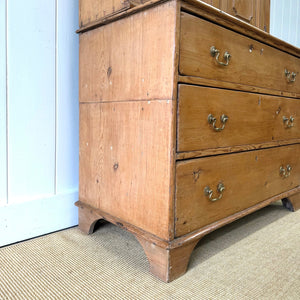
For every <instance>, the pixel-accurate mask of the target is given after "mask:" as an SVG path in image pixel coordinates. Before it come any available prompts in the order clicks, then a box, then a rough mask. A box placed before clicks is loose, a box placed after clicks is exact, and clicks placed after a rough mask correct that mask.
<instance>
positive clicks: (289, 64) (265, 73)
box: [179, 12, 300, 95]
mask: <svg viewBox="0 0 300 300" xmlns="http://www.w3.org/2000/svg"><path fill="white" fill-rule="evenodd" d="M213 46H214V47H215V49H217V50H219V52H220V53H219V57H218V54H217V53H216V54H215V56H214V57H213V56H212V54H211V48H212V47H213ZM225 52H228V53H229V54H230V58H229V61H228V65H227V66H225V65H224V64H226V63H227V59H226V58H225V57H224V55H225ZM218 61H219V62H218ZM179 72H180V74H182V75H188V76H197V77H201V78H204V79H212V80H218V81H223V82H230V83H234V84H243V85H245V86H249V87H253V86H254V87H259V88H264V89H268V90H277V91H285V92H290V93H293V94H295V93H296V94H298V95H299V93H300V84H299V81H300V78H299V77H300V74H299V72H300V59H299V58H297V57H295V56H292V55H290V54H288V53H285V52H282V51H280V50H278V49H275V48H273V47H270V46H268V45H266V44H263V43H260V42H258V41H256V40H253V39H251V38H248V37H246V36H243V35H241V34H238V33H236V32H234V31H231V30H228V29H225V28H223V27H221V26H218V25H216V24H213V23H211V22H208V21H205V20H203V19H200V18H197V17H195V16H192V15H189V14H187V13H184V12H182V13H181V35H180V62H179ZM287 72H289V73H287Z"/></svg>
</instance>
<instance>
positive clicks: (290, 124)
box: [282, 116, 295, 128]
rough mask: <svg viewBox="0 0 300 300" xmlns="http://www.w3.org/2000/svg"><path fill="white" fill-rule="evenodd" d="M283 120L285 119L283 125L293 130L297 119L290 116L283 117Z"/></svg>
mask: <svg viewBox="0 0 300 300" xmlns="http://www.w3.org/2000/svg"><path fill="white" fill-rule="evenodd" d="M282 119H283V123H284V125H285V128H292V127H294V120H295V118H293V117H292V116H290V117H289V118H288V117H285V116H283V117H282Z"/></svg>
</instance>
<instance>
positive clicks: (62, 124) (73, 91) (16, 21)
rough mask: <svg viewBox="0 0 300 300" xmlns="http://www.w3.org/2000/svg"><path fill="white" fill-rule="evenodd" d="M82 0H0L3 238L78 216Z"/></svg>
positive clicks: (61, 223) (7, 239)
mask: <svg viewBox="0 0 300 300" xmlns="http://www.w3.org/2000/svg"><path fill="white" fill-rule="evenodd" d="M77 26H78V1H77V0H43V1H40V0H26V1H23V0H6V1H4V0H1V1H0V166H1V167H0V246H1V245H5V244H9V243H12V242H16V241H19V240H24V239H27V238H31V237H34V236H37V235H40V234H45V233H48V232H51V231H55V230H59V229H62V228H66V227H70V226H73V225H76V224H77V209H76V208H75V206H74V202H75V201H77V197H78V144H79V143H78V36H77V35H76V33H75V30H76V29H77Z"/></svg>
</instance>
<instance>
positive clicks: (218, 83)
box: [178, 75, 300, 99]
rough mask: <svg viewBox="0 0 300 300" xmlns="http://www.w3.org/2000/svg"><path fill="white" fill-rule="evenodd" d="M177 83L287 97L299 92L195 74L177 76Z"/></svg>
mask: <svg viewBox="0 0 300 300" xmlns="http://www.w3.org/2000/svg"><path fill="white" fill-rule="evenodd" d="M178 81H179V83H187V84H196V85H204V86H210V87H218V88H224V89H231V90H237V91H245V92H251V93H261V94H268V95H275V96H284V97H289V98H298V99H299V98H300V93H294V92H289V91H280V90H274V89H272V88H262V87H257V86H252V85H246V84H240V83H237V82H227V81H222V80H215V79H209V78H201V77H196V76H180V75H179V76H178Z"/></svg>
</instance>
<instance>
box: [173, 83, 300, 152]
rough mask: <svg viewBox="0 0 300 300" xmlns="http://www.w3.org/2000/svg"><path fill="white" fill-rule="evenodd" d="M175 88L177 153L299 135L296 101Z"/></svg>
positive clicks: (299, 114)
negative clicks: (210, 121)
mask: <svg viewBox="0 0 300 300" xmlns="http://www.w3.org/2000/svg"><path fill="white" fill-rule="evenodd" d="M178 91H179V92H178V128H177V135H178V142H177V151H178V152H184V151H195V150H204V149H213V148H219V147H230V146H237V145H251V144H261V143H269V142H273V141H282V140H290V139H297V138H300V119H299V117H300V100H297V99H293V98H283V97H277V96H268V95H259V94H254V93H246V92H237V91H230V90H222V89H217V88H207V87H198V86H189V85H183V84H181V85H179V89H178ZM209 115H212V116H213V117H214V118H216V123H215V126H214V127H215V128H216V129H214V127H213V124H212V123H209V121H208V116H209ZM222 115H226V116H227V117H228V120H227V121H226V123H222V122H221V116H222ZM284 118H288V119H289V120H288V121H285V122H284V121H283V119H284ZM290 118H293V119H294V121H293V122H292V123H291V121H290ZM223 125H224V129H223V130H221V131H216V130H217V129H218V128H222V127H223Z"/></svg>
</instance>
